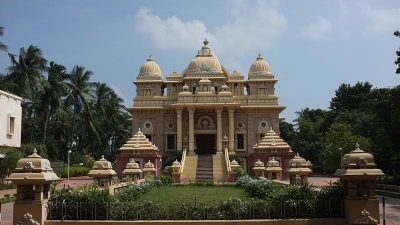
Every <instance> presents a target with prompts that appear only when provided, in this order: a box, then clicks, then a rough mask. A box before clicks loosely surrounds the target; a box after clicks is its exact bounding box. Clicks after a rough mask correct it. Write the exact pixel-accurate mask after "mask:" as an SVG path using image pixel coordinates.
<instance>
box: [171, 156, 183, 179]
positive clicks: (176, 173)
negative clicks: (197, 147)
mask: <svg viewBox="0 0 400 225" xmlns="http://www.w3.org/2000/svg"><path fill="white" fill-rule="evenodd" d="M181 166H182V165H181V163H180V162H178V160H175V162H174V163H173V164H172V166H171V168H172V180H173V182H174V183H181V175H182V174H181V171H180V170H181Z"/></svg>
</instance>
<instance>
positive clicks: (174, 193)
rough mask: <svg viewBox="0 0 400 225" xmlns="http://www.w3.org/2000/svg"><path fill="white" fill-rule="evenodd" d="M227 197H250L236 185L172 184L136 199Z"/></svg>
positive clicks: (185, 200) (187, 200) (190, 200)
mask: <svg viewBox="0 0 400 225" xmlns="http://www.w3.org/2000/svg"><path fill="white" fill-rule="evenodd" d="M229 198H240V199H241V200H243V201H246V200H249V199H250V198H251V197H250V196H249V195H248V194H247V193H246V190H245V189H244V188H241V187H237V186H195V185H172V186H163V187H159V188H155V189H153V190H151V191H150V192H149V193H148V194H146V195H143V196H142V197H141V198H140V199H139V200H138V201H144V200H150V201H153V202H181V203H193V202H201V203H207V202H220V201H225V200H228V199H229Z"/></svg>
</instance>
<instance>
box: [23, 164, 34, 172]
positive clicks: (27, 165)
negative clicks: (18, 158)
mask: <svg viewBox="0 0 400 225" xmlns="http://www.w3.org/2000/svg"><path fill="white" fill-rule="evenodd" d="M24 169H25V170H29V171H32V170H33V169H35V167H34V166H33V164H32V162H26V163H25V166H24Z"/></svg>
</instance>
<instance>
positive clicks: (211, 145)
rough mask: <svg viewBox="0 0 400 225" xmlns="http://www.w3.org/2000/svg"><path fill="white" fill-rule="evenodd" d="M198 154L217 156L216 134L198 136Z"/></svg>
mask: <svg viewBox="0 0 400 225" xmlns="http://www.w3.org/2000/svg"><path fill="white" fill-rule="evenodd" d="M196 147H197V149H196V154H215V152H216V144H215V134H196Z"/></svg>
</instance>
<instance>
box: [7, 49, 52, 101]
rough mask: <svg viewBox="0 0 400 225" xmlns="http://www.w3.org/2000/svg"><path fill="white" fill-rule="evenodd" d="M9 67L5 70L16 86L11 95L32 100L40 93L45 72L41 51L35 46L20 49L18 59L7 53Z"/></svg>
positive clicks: (44, 61)
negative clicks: (9, 61)
mask: <svg viewBox="0 0 400 225" xmlns="http://www.w3.org/2000/svg"><path fill="white" fill-rule="evenodd" d="M8 55H9V56H10V59H11V66H9V67H8V68H7V70H8V72H9V75H10V77H11V81H12V82H13V83H15V84H16V87H15V88H14V89H13V93H14V94H16V95H18V96H21V97H23V98H28V99H30V98H33V96H34V95H35V92H40V91H41V90H42V86H43V80H44V77H43V74H42V72H44V71H45V70H46V63H47V61H46V59H45V58H43V56H42V50H40V49H39V48H38V47H36V46H33V45H31V46H29V48H28V49H25V48H21V49H20V53H19V55H18V58H16V57H17V56H16V55H13V54H10V53H8Z"/></svg>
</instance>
